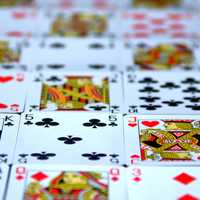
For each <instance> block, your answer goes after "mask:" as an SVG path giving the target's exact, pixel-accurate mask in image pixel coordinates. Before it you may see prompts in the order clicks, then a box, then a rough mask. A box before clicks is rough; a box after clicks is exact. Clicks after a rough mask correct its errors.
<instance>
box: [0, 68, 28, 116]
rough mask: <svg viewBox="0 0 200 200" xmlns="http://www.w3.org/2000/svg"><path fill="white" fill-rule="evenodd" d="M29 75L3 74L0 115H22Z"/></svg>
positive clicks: (0, 76)
mask: <svg viewBox="0 0 200 200" xmlns="http://www.w3.org/2000/svg"><path fill="white" fill-rule="evenodd" d="M27 80H28V79H27V74H25V73H21V72H19V73H18V72H11V73H10V72H1V74H0V93H1V94H4V95H1V96H0V113H21V112H23V110H24V106H25V97H26V87H27V85H26V83H27Z"/></svg>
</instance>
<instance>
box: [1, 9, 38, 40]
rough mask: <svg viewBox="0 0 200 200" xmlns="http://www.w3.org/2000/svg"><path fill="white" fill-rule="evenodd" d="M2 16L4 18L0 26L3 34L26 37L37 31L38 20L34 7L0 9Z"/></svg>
mask: <svg viewBox="0 0 200 200" xmlns="http://www.w3.org/2000/svg"><path fill="white" fill-rule="evenodd" d="M0 17H1V19H3V22H2V23H1V27H0V31H1V35H6V36H15V37H22V36H24V37H25V36H32V35H34V34H36V33H37V32H36V31H37V25H38V24H37V23H38V20H37V13H36V11H35V10H34V9H31V8H26V10H24V8H12V9H11V8H10V9H7V8H5V9H1V10H0ZM5 22H6V23H5Z"/></svg>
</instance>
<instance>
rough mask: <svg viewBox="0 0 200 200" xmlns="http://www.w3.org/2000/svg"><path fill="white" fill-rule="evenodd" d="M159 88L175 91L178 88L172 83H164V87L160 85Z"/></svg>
mask: <svg viewBox="0 0 200 200" xmlns="http://www.w3.org/2000/svg"><path fill="white" fill-rule="evenodd" d="M160 87H161V88H167V89H177V88H180V86H179V85H176V84H174V83H173V82H166V83H165V84H164V85H161V86H160Z"/></svg>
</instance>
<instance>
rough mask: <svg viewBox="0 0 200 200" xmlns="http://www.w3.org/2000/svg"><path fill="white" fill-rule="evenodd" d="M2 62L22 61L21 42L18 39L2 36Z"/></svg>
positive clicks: (0, 62)
mask: <svg viewBox="0 0 200 200" xmlns="http://www.w3.org/2000/svg"><path fill="white" fill-rule="evenodd" d="M0 52H1V55H0V64H13V63H18V62H19V61H20V54H21V44H20V42H19V40H18V41H17V39H8V38H0Z"/></svg>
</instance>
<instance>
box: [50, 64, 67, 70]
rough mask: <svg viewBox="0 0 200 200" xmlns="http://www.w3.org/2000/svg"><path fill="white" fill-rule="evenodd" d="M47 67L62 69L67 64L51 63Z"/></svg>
mask: <svg viewBox="0 0 200 200" xmlns="http://www.w3.org/2000/svg"><path fill="white" fill-rule="evenodd" d="M47 67H48V68H49V69H62V68H64V67H65V65H62V64H51V65H47Z"/></svg>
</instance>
